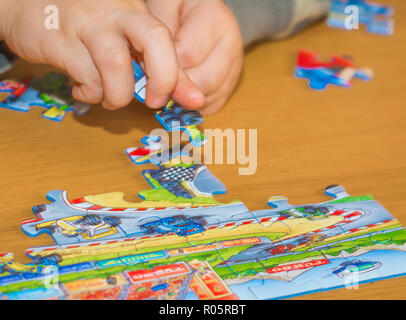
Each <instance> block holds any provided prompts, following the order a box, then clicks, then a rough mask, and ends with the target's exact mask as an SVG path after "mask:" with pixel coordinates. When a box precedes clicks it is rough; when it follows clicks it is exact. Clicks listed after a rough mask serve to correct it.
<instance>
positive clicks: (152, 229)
mask: <svg viewBox="0 0 406 320" xmlns="http://www.w3.org/2000/svg"><path fill="white" fill-rule="evenodd" d="M206 223H207V222H206V220H205V219H203V217H186V216H184V215H178V216H173V217H169V218H163V219H161V220H158V221H153V222H148V223H146V224H143V225H142V226H141V229H142V230H143V233H147V234H152V233H157V234H167V233H176V234H177V235H178V236H189V235H192V234H195V233H201V232H204V231H205V229H204V227H203V226H204V225H205V224H206Z"/></svg>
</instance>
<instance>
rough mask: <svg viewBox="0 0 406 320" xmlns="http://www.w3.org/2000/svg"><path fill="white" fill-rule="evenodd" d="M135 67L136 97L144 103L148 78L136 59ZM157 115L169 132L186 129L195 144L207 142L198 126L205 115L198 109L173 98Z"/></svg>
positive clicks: (199, 144)
mask: <svg viewBox="0 0 406 320" xmlns="http://www.w3.org/2000/svg"><path fill="white" fill-rule="evenodd" d="M133 67H134V77H135V91H134V97H135V98H137V99H138V100H139V101H141V102H143V103H144V102H145V86H146V85H147V78H146V76H145V74H144V72H143V70H142V68H141V67H140V65H139V64H138V63H136V62H135V61H133ZM155 117H156V118H157V120H158V121H159V123H160V124H161V125H162V126H163V127H164V128H165V130H167V131H169V132H172V131H185V132H186V133H187V134H188V136H189V138H190V142H191V143H192V144H193V145H194V146H197V147H199V146H202V145H204V144H205V143H206V138H205V136H204V134H203V133H202V132H201V131H200V130H199V129H198V127H197V126H198V125H199V124H201V123H203V117H202V115H201V114H200V113H199V112H198V111H196V110H186V109H183V108H182V107H181V106H179V105H178V104H177V103H176V102H174V101H173V100H169V102H168V103H167V105H166V106H165V107H164V109H163V110H161V111H158V112H157V113H156V114H155Z"/></svg>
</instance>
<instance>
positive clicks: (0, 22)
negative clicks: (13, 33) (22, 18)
mask: <svg viewBox="0 0 406 320" xmlns="http://www.w3.org/2000/svg"><path fill="white" fill-rule="evenodd" d="M13 2H14V0H0V40H4V38H5V35H6V33H7V24H8V21H9V18H10V17H9V12H10V8H11V5H12V4H13Z"/></svg>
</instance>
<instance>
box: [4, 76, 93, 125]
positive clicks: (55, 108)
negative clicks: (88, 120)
mask: <svg viewBox="0 0 406 320" xmlns="http://www.w3.org/2000/svg"><path fill="white" fill-rule="evenodd" d="M67 83H68V78H67V77H66V76H64V75H62V74H59V73H54V72H51V73H48V74H47V75H45V76H44V77H43V78H40V79H26V80H25V81H23V82H17V81H14V80H3V81H1V82H0V107H3V108H8V109H12V110H16V111H22V112H28V111H30V108H31V107H33V106H36V107H43V108H45V109H46V110H45V111H44V112H43V113H42V116H43V117H44V118H46V119H50V120H54V121H62V120H63V119H64V117H65V116H66V113H67V112H69V111H72V112H74V113H75V114H77V115H82V114H85V113H86V112H87V111H88V110H89V108H90V106H89V105H88V104H85V103H82V102H78V101H75V100H74V99H73V98H72V96H71V89H72V88H71V86H69V85H68V84H67Z"/></svg>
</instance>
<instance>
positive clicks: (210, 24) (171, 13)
mask: <svg viewBox="0 0 406 320" xmlns="http://www.w3.org/2000/svg"><path fill="white" fill-rule="evenodd" d="M247 1H249V0H247ZM146 3H147V6H148V8H149V9H150V10H151V13H152V14H154V15H155V16H156V17H157V18H159V19H160V20H161V21H163V22H164V23H165V24H166V25H167V26H168V27H169V29H170V30H171V32H172V35H173V37H174V39H175V45H176V51H177V54H178V59H179V63H180V65H181V66H182V67H183V69H184V70H185V72H186V74H187V75H188V76H189V77H190V79H191V80H192V81H193V82H194V83H195V84H196V85H197V86H198V87H199V88H200V89H201V90H202V92H203V93H204V94H205V95H206V102H207V103H206V105H205V106H204V107H203V108H202V109H200V110H199V111H200V112H201V113H202V114H204V115H206V114H211V113H214V112H216V111H218V110H219V109H220V108H221V107H222V106H223V105H224V104H225V103H226V101H227V99H228V97H229V96H230V95H231V93H232V91H233V89H234V87H235V85H236V83H237V81H238V78H239V75H240V73H241V69H242V64H243V46H242V38H241V34H240V30H239V26H238V23H237V21H236V19H235V17H234V15H233V14H232V12H231V11H230V10H229V8H228V7H227V5H226V4H225V3H224V2H223V1H222V0H146ZM182 95H183V92H181V91H180V90H175V92H174V99H175V100H180V99H182V98H183V97H182Z"/></svg>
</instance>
